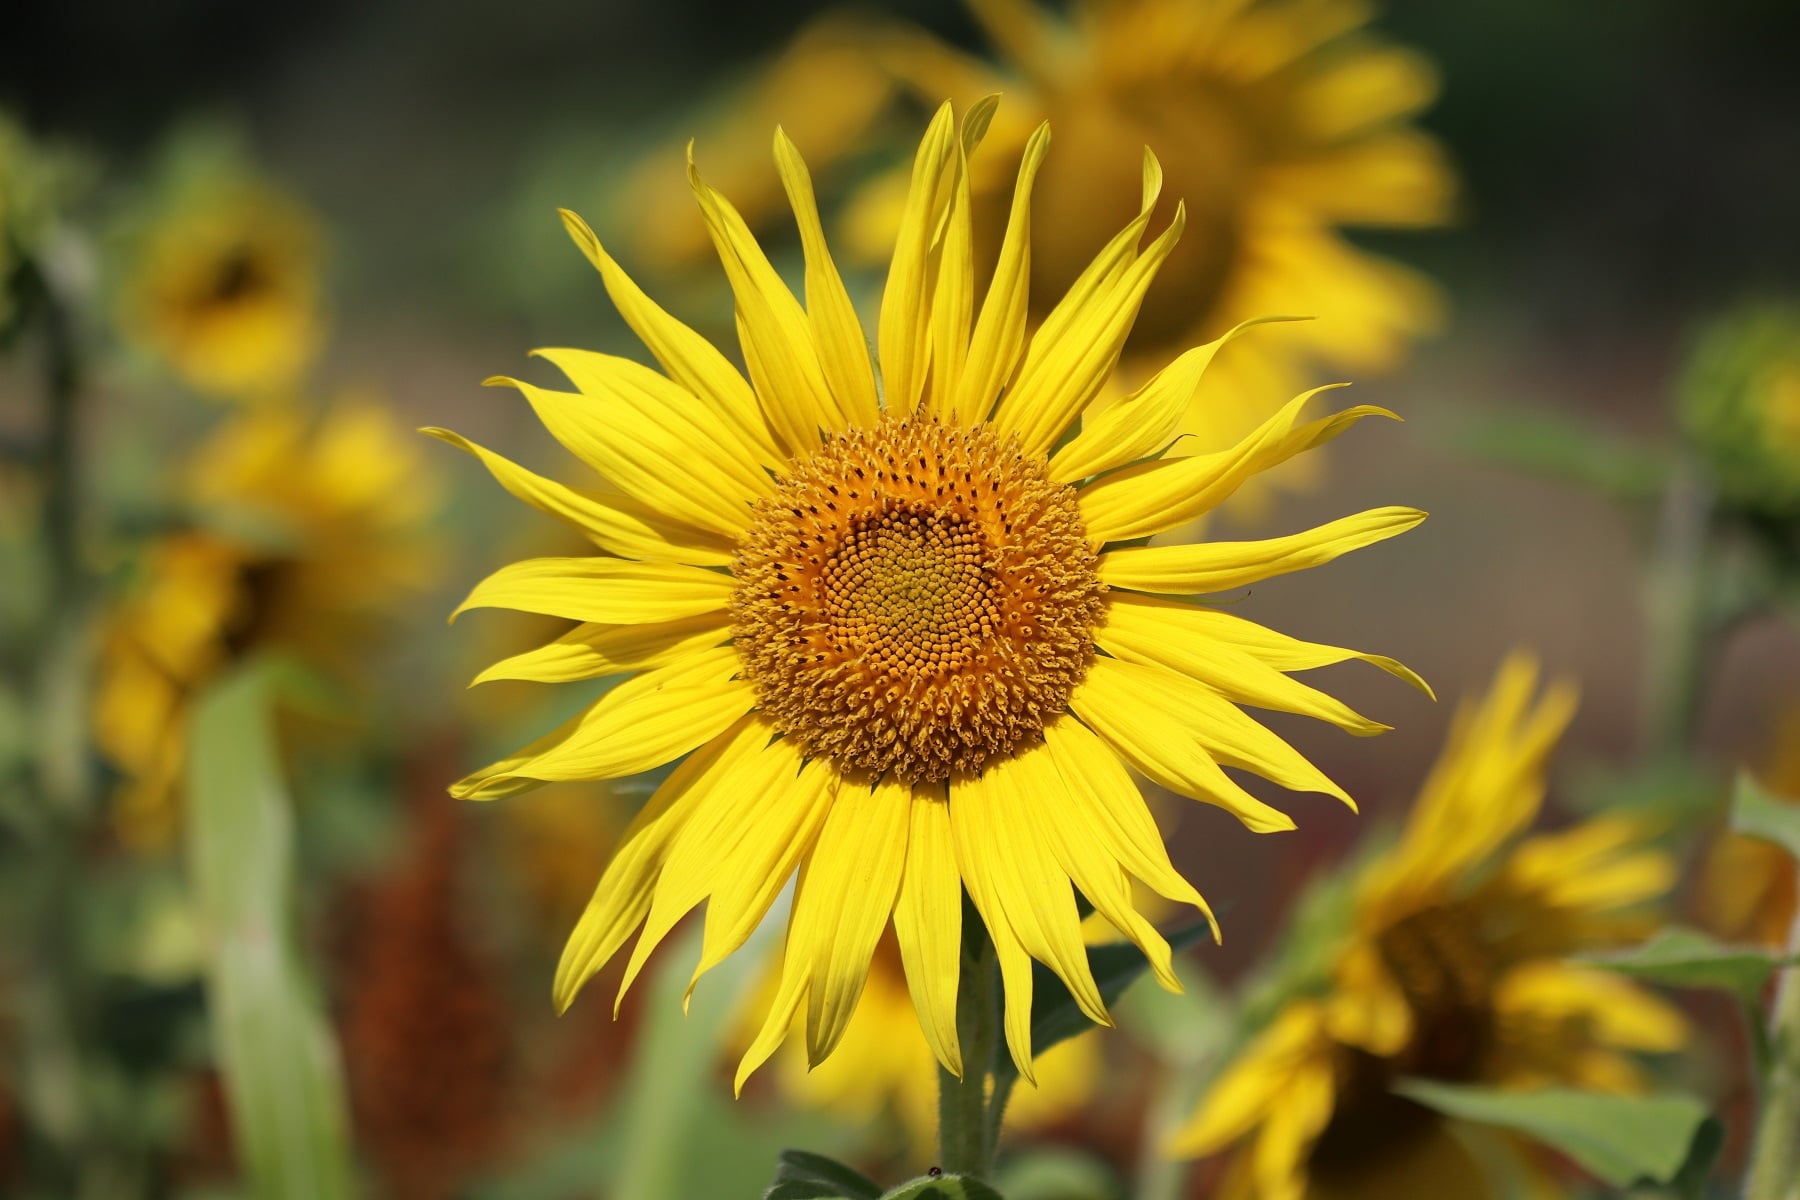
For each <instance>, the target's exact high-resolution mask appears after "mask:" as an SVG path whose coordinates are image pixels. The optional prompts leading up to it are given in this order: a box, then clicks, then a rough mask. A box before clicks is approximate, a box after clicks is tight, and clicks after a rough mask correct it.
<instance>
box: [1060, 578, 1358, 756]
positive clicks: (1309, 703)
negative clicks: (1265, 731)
mask: <svg viewBox="0 0 1800 1200" xmlns="http://www.w3.org/2000/svg"><path fill="white" fill-rule="evenodd" d="M1193 611H1196V610H1195V609H1194V606H1192V605H1188V604H1182V603H1179V602H1176V601H1172V600H1163V599H1159V598H1157V597H1153V596H1141V597H1140V596H1127V595H1124V594H1119V595H1115V596H1113V597H1111V603H1110V604H1108V605H1107V617H1106V624H1105V625H1104V626H1102V627H1101V628H1099V629H1097V630H1095V631H1094V640H1095V644H1097V645H1098V646H1099V647H1100V648H1101V649H1102V650H1105V651H1106V652H1107V653H1108V654H1110V655H1112V656H1113V657H1114V658H1118V659H1123V660H1124V661H1126V662H1136V663H1148V664H1154V665H1156V666H1162V667H1167V668H1168V669H1170V670H1171V671H1178V672H1180V673H1181V674H1183V675H1186V676H1188V677H1189V678H1190V679H1195V680H1198V681H1199V682H1201V683H1203V684H1205V685H1206V686H1207V687H1209V688H1211V689H1213V690H1214V691H1216V692H1218V693H1219V694H1220V695H1221V696H1224V697H1225V698H1226V699H1228V700H1231V701H1234V702H1236V703H1238V704H1248V705H1251V706H1252V707H1255V708H1266V709H1270V710H1272V711H1275V712H1290V713H1296V714H1298V715H1300V716H1305V717H1313V718H1315V719H1317V720H1320V721H1327V722H1329V723H1331V724H1333V725H1336V726H1337V727H1338V728H1339V729H1342V730H1344V731H1345V732H1347V733H1353V734H1356V735H1357V736H1359V737H1366V736H1368V735H1370V734H1376V733H1385V732H1386V731H1387V730H1388V729H1389V728H1390V727H1389V726H1387V725H1383V724H1381V723H1380V722H1379V721H1371V720H1369V719H1368V718H1367V717H1364V716H1362V715H1361V714H1359V713H1357V712H1356V711H1355V710H1354V709H1352V708H1351V707H1350V706H1349V705H1347V704H1345V703H1344V702H1343V701H1342V700H1339V699H1338V698H1337V697H1336V696H1332V695H1330V694H1328V693H1326V692H1321V691H1319V690H1318V689H1317V688H1312V687H1308V686H1307V685H1305V684H1303V683H1301V682H1299V681H1298V680H1295V679H1290V678H1289V677H1288V676H1286V675H1284V674H1282V673H1281V672H1280V671H1278V670H1276V669H1275V668H1274V667H1271V666H1270V665H1269V664H1268V663H1266V662H1264V661H1262V660H1261V659H1259V658H1257V657H1256V656H1255V655H1253V654H1251V653H1250V652H1248V651H1246V650H1241V649H1239V648H1237V647H1235V646H1232V645H1230V644H1229V643H1225V642H1221V641H1219V640H1217V639H1214V638H1210V637H1208V636H1207V635H1206V633H1205V632H1204V631H1203V630H1200V629H1196V628H1194V626H1193V624H1192V623H1190V622H1188V621H1187V620H1186V619H1185V618H1186V616H1187V614H1188V613H1190V612H1193Z"/></svg>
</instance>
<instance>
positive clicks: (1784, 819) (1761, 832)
mask: <svg viewBox="0 0 1800 1200" xmlns="http://www.w3.org/2000/svg"><path fill="white" fill-rule="evenodd" d="M1731 828H1732V829H1733V830H1735V831H1736V832H1738V833H1741V834H1743V835H1744V836H1745V837H1753V838H1757V839H1759V840H1761V841H1765V842H1773V843H1774V844H1775V845H1777V846H1780V847H1781V848H1782V849H1783V850H1786V851H1787V852H1788V853H1789V854H1791V855H1792V856H1793V857H1794V859H1795V860H1796V861H1800V804H1795V803H1793V802H1791V801H1789V800H1786V799H1784V798H1782V797H1780V796H1777V795H1776V794H1775V793H1774V792H1771V791H1770V790H1769V789H1768V788H1766V787H1764V786H1763V785H1762V784H1761V783H1759V782H1758V781H1757V779H1756V777H1755V776H1753V775H1751V774H1750V773H1749V772H1747V771H1745V772H1742V773H1740V774H1739V775H1738V777H1737V786H1736V787H1735V788H1733V790H1732V793H1731Z"/></svg>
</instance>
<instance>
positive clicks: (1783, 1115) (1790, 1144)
mask: <svg viewBox="0 0 1800 1200" xmlns="http://www.w3.org/2000/svg"><path fill="white" fill-rule="evenodd" d="M1788 953H1789V954H1790V955H1792V954H1800V913H1795V914H1794V923H1793V926H1792V927H1791V928H1790V929H1789V931H1788ZM1769 1048H1770V1066H1769V1074H1768V1078H1767V1079H1765V1080H1764V1082H1763V1091H1762V1097H1763V1100H1762V1113H1761V1115H1760V1116H1758V1118H1757V1121H1756V1146H1755V1149H1754V1150H1752V1152H1751V1156H1750V1174H1749V1176H1748V1179H1747V1181H1746V1183H1745V1187H1744V1196H1745V1200H1791V1198H1792V1197H1793V1196H1794V1195H1795V1194H1796V1192H1797V1191H1800V967H1788V968H1787V969H1785V970H1784V971H1782V973H1781V983H1780V985H1779V986H1778V987H1777V989H1776V992H1775V1012H1774V1015H1773V1016H1772V1017H1771V1019H1770V1025H1769Z"/></svg>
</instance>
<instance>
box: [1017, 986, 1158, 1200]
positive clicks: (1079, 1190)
mask: <svg viewBox="0 0 1800 1200" xmlns="http://www.w3.org/2000/svg"><path fill="white" fill-rule="evenodd" d="M1157 990H1158V992H1159V994H1160V993H1161V989H1160V988H1159V989H1157ZM994 1182H995V1184H996V1185H997V1186H998V1187H999V1188H1000V1190H1001V1191H1002V1192H1004V1193H1005V1195H1006V1200H1122V1198H1123V1197H1124V1195H1125V1189H1124V1187H1123V1186H1122V1185H1121V1184H1120V1183H1119V1176H1118V1173H1117V1172H1116V1171H1114V1170H1113V1168H1112V1167H1110V1166H1109V1165H1107V1164H1106V1163H1105V1162H1104V1161H1102V1160H1101V1159H1099V1158H1097V1157H1095V1156H1094V1155H1093V1154H1090V1153H1088V1152H1087V1151H1085V1150H1072V1149H1069V1148H1067V1147H1062V1146H1033V1147H1031V1148H1030V1149H1028V1150H1025V1151H1022V1152H1020V1153H1018V1154H1014V1155H1010V1156H1008V1158H1007V1161H1006V1165H1005V1166H1004V1167H1002V1168H1000V1170H999V1171H998V1172H996V1175H995V1179H994Z"/></svg>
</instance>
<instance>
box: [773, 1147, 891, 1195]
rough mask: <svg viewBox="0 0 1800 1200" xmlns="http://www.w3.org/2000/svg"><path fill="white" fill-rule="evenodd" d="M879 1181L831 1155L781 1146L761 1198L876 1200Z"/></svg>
mask: <svg viewBox="0 0 1800 1200" xmlns="http://www.w3.org/2000/svg"><path fill="white" fill-rule="evenodd" d="M880 1196H881V1185H880V1184H879V1183H876V1182H875V1181H874V1180H873V1179H870V1178H869V1177H868V1176H867V1175H864V1174H863V1173H862V1172H861V1171H858V1170H857V1169H856V1168H855V1167H851V1166H847V1165H845V1164H844V1163H841V1162H839V1161H838V1160H837V1159H835V1158H828V1157H827V1156H825V1155H823V1154H814V1153H813V1152H812V1151H811V1150H783V1151H782V1152H781V1153H780V1154H779V1155H777V1156H776V1159H775V1179H774V1182H772V1183H771V1184H770V1185H769V1188H768V1190H767V1191H765V1192H764V1193H763V1200H879V1197H880Z"/></svg>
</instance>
